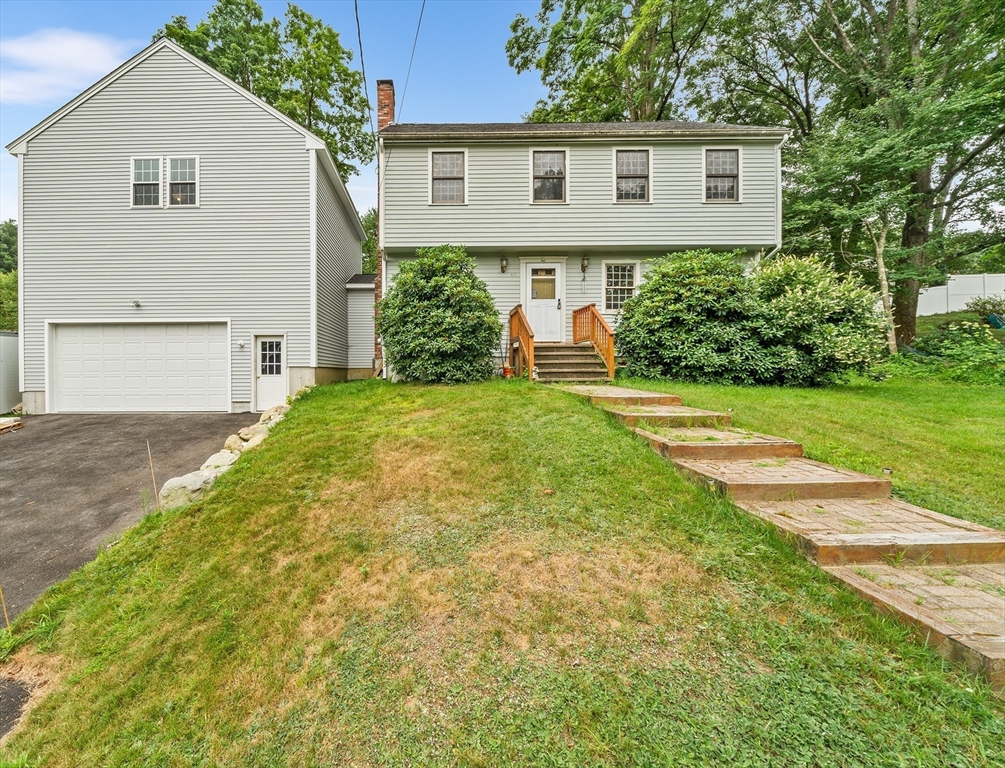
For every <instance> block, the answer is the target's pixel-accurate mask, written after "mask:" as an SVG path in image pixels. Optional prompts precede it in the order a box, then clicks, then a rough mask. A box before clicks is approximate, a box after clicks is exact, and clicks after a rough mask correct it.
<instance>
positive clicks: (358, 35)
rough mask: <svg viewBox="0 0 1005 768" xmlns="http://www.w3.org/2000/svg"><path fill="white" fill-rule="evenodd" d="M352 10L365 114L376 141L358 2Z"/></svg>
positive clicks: (357, 0)
mask: <svg viewBox="0 0 1005 768" xmlns="http://www.w3.org/2000/svg"><path fill="white" fill-rule="evenodd" d="M352 5H353V8H354V9H355V10H356V40H357V42H359V68H360V69H361V70H362V71H363V95H364V96H366V114H367V116H368V117H369V118H370V133H372V134H373V140H374V141H376V140H377V131H375V130H374V127H373V106H372V105H371V104H370V88H369V86H368V85H367V81H366V64H365V63H364V61H363V33H362V32H361V31H360V28H359V0H352Z"/></svg>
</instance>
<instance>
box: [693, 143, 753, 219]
mask: <svg viewBox="0 0 1005 768" xmlns="http://www.w3.org/2000/svg"><path fill="white" fill-rule="evenodd" d="M717 149H732V150H736V200H708V199H706V198H705V158H706V157H707V156H708V152H709V150H712V151H715V150H717ZM701 201H702V202H703V203H707V204H708V205H736V204H737V203H742V202H743V146H742V145H740V144H727V145H718V144H715V145H713V144H708V145H703V146H702V148H701Z"/></svg>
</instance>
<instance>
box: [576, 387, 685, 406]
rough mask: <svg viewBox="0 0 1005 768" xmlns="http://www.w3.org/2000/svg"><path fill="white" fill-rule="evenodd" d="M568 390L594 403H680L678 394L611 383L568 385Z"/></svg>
mask: <svg viewBox="0 0 1005 768" xmlns="http://www.w3.org/2000/svg"><path fill="white" fill-rule="evenodd" d="M562 389H564V390H565V391H566V392H571V393H572V394H574V395H579V396H580V397H585V398H587V399H588V400H589V401H590V402H591V403H592V404H593V405H680V403H681V400H680V398H679V397H678V396H677V395H668V394H666V393H664V392H645V391H643V390H641V389H627V388H625V387H616V386H613V385H611V384H606V385H603V384H602V385H589V384H584V385H582V386H567V387H562Z"/></svg>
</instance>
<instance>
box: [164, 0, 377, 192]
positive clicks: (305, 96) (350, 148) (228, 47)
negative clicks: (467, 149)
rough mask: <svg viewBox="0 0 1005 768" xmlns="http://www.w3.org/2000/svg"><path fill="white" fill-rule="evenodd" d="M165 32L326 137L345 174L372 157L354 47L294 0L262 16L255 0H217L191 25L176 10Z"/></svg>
mask: <svg viewBox="0 0 1005 768" xmlns="http://www.w3.org/2000/svg"><path fill="white" fill-rule="evenodd" d="M160 37H168V38H170V39H171V40H174V41H175V42H176V43H178V44H179V45H181V46H182V47H183V48H185V49H186V50H187V51H189V52H190V53H192V54H194V55H195V56H198V57H199V58H200V59H202V60H203V61H205V62H206V63H207V64H209V65H211V66H212V67H214V68H216V69H217V70H219V71H220V72H221V73H223V74H224V75H226V76H227V77H229V78H230V79H231V80H233V81H234V82H236V83H238V84H239V85H241V86H243V87H244V88H246V89H248V90H249V91H251V92H252V93H253V94H255V95H256V96H258V97H259V98H261V99H262V100H263V101H264V102H265V103H267V104H270V105H272V106H274V107H275V108H276V109H278V110H279V111H280V112H282V113H284V114H285V115H287V116H288V117H290V118H291V119H292V120H295V121H296V122H298V123H299V124H300V125H302V126H304V127H305V128H307V129H308V130H309V131H312V132H313V133H314V134H316V135H317V136H319V137H321V138H322V139H324V140H325V143H326V144H327V145H328V148H329V149H330V150H331V153H332V157H333V158H334V159H335V163H336V165H337V166H338V170H339V174H340V175H341V176H342V179H343V180H345V179H347V178H348V177H349V176H352V175H355V174H357V173H358V172H359V169H358V168H357V166H356V165H354V164H353V163H351V162H350V161H351V160H358V161H359V162H360V163H362V164H366V163H368V162H370V161H371V160H372V159H373V155H374V144H373V137H372V136H370V134H369V133H368V132H367V130H366V128H365V125H366V124H367V122H368V112H369V104H368V103H367V101H366V97H365V96H364V95H363V75H362V73H361V72H359V71H357V70H355V69H352V68H351V67H350V66H349V62H351V61H352V51H350V50H348V49H346V48H344V47H343V46H342V43H341V41H340V39H339V34H338V32H336V31H335V30H334V29H332V27H331V26H329V25H328V24H325V23H324V22H322V21H321V20H320V19H317V18H315V17H313V16H311V15H310V14H309V13H307V12H306V11H304V10H302V9H301V8H299V7H297V6H296V5H293V4H292V3H289V4H288V5H287V7H286V16H285V19H284V21H283V22H282V23H280V21H279V20H278V19H270V20H268V21H266V20H265V15H264V12H263V11H262V7H261V6H260V5H259V4H258V3H257V2H255V0H217V2H216V4H215V5H214V6H213V7H212V8H211V9H210V11H209V13H208V14H207V16H206V19H205V20H203V21H200V22H199V23H198V24H196V26H195V27H190V26H189V22H188V19H187V18H186V17H185V16H175V17H174V18H172V19H171V21H170V22H169V23H167V24H165V25H164V27H163V28H162V29H160V30H158V31H157V34H155V35H154V39H157V38H160Z"/></svg>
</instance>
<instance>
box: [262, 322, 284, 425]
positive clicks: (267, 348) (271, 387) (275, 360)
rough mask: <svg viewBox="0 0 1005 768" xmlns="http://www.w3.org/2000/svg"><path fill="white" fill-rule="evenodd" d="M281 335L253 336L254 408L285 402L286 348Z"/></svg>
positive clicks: (263, 408) (265, 408)
mask: <svg viewBox="0 0 1005 768" xmlns="http://www.w3.org/2000/svg"><path fill="white" fill-rule="evenodd" d="M283 346H284V340H283V337H282V336H256V337H255V410H256V411H267V410H269V408H271V407H272V406H274V405H282V404H283V403H285V402H286V394H287V392H286V350H285V349H283Z"/></svg>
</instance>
